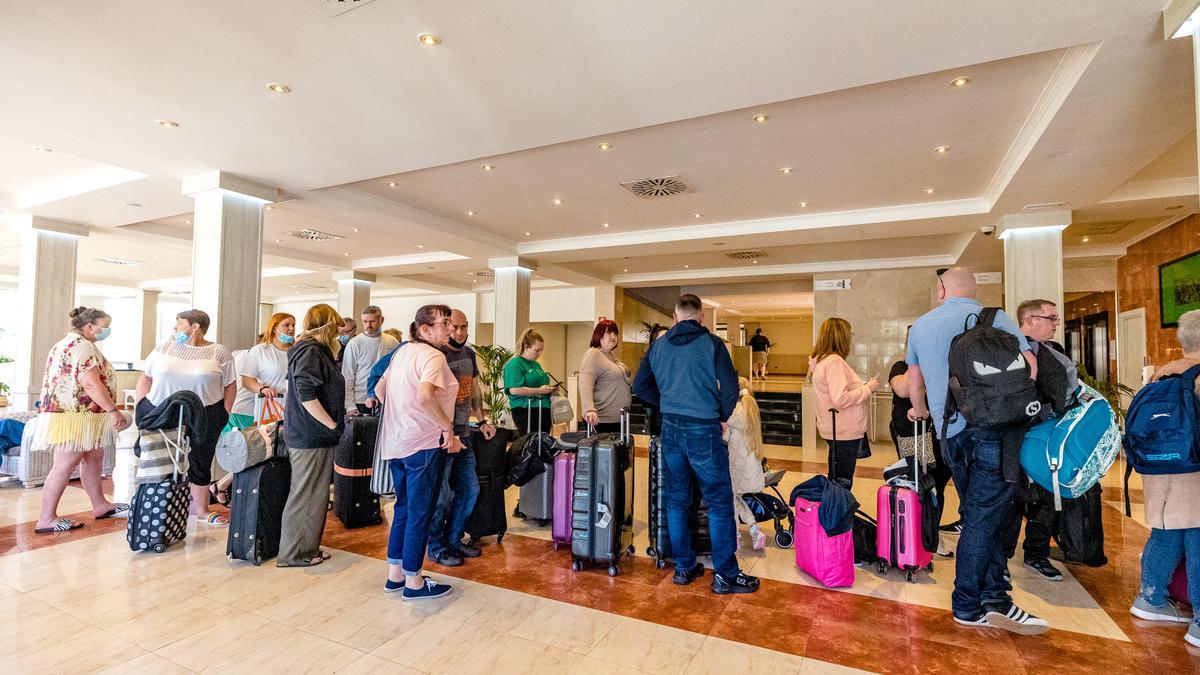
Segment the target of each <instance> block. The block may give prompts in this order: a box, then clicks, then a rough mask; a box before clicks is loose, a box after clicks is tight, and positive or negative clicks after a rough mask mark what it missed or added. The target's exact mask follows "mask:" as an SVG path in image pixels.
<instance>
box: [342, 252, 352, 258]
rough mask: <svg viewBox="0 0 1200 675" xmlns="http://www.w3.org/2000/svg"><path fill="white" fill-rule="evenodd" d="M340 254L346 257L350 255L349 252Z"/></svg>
mask: <svg viewBox="0 0 1200 675" xmlns="http://www.w3.org/2000/svg"><path fill="white" fill-rule="evenodd" d="M342 255H344V256H346V257H347V258H349V257H350V254H349V253H343V254H342Z"/></svg>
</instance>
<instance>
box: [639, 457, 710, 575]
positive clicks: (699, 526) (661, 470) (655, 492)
mask: <svg viewBox="0 0 1200 675" xmlns="http://www.w3.org/2000/svg"><path fill="white" fill-rule="evenodd" d="M649 463H650V490H649V496H650V503H649V506H648V509H647V511H646V513H647V521H648V526H649V527H648V529H649V532H648V534H649V537H650V546H649V547H648V548H647V549H646V555H649V556H651V557H653V558H654V564H655V566H657V567H658V568H659V569H663V568H664V567H666V566H667V560H669V559H670V558H671V534H670V532H669V531H668V528H667V493H666V486H667V462H666V458H664V457H663V453H662V441H661V440H660V439H659V437H658V436H655V437H653V438H651V439H650V462H649ZM688 526H689V527H690V528H691V530H692V552H693V553H695V554H696V555H712V539H711V537H710V536H709V532H708V505H707V504H705V503H704V497H703V496H701V494H700V484H699V483H698V482H697V481H696V480H695V479H694V477H693V480H692V508H691V511H690V512H689V513H688Z"/></svg>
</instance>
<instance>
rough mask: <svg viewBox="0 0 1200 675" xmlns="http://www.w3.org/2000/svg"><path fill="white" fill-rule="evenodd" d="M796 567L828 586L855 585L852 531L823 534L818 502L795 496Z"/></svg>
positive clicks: (794, 544)
mask: <svg viewBox="0 0 1200 675" xmlns="http://www.w3.org/2000/svg"><path fill="white" fill-rule="evenodd" d="M795 507H796V537H795V542H794V543H793V546H795V547H796V566H797V567H799V568H800V569H802V570H804V571H805V572H808V573H809V574H810V575H812V577H813V578H814V579H816V580H817V581H819V582H821V583H822V584H824V585H825V586H827V587H829V588H844V587H849V586H853V585H854V534H853V532H845V533H843V534H839V535H837V536H836V537H830V536H829V535H827V534H825V528H823V527H821V521H820V519H819V518H818V516H817V510H818V509H820V507H821V502H810V501H808V500H807V499H804V498H803V497H797V498H796V504H795Z"/></svg>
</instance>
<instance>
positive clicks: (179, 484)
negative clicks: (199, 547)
mask: <svg viewBox="0 0 1200 675" xmlns="http://www.w3.org/2000/svg"><path fill="white" fill-rule="evenodd" d="M163 438H164V439H166V440H167V446H168V453H167V454H168V455H169V456H170V457H171V463H172V471H171V475H169V476H167V477H166V478H164V479H162V480H161V481H158V482H153V483H143V484H142V485H139V486H138V489H137V492H136V493H135V494H134V496H133V501H132V502H131V503H130V504H129V522H128V523H127V524H126V526H125V540H126V541H128V542H129V548H130V549H132V550H133V551H135V552H136V551H154V552H155V553H162V552H163V551H165V550H166V549H167V546H170V545H171V544H172V543H174V542H177V541H182V540H183V538H184V537H186V536H187V517H188V503H189V500H190V495H189V494H188V481H187V470H186V468H184V467H185V466H186V465H185V464H184V462H186V461H187V453H188V450H189V448H190V444H189V443H188V440H187V434H186V433H185V429H184V426H183V410H182V408H181V409H180V411H179V426H178V427H177V428H176V429H175V441H174V442H172V441H171V440H170V439H169V438H167V435H166V433H165V432H164V433H163Z"/></svg>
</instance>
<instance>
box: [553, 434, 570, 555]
mask: <svg viewBox="0 0 1200 675" xmlns="http://www.w3.org/2000/svg"><path fill="white" fill-rule="evenodd" d="M574 495H575V453H574V452H560V453H558V454H557V455H556V456H555V457H554V511H553V513H552V514H551V519H550V520H551V525H550V536H551V542H552V544H551V545H552V546H553V547H554V550H555V551H557V550H558V547H559V545H565V546H566V547H567V548H570V547H571V498H572V497H573V496H574Z"/></svg>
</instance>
